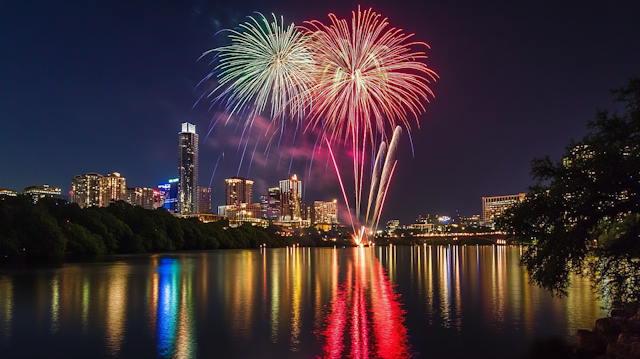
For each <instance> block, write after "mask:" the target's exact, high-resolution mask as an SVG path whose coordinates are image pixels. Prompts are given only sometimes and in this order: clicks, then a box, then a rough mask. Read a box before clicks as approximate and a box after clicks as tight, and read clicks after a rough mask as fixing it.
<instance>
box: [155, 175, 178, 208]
mask: <svg viewBox="0 0 640 359" xmlns="http://www.w3.org/2000/svg"><path fill="white" fill-rule="evenodd" d="M178 182H179V180H178V179H177V178H173V179H170V180H169V181H168V182H167V183H163V184H159V185H158V189H159V190H160V191H162V193H163V195H164V204H163V205H162V207H163V208H164V209H166V210H167V211H169V212H171V213H178V184H179V183H178Z"/></svg>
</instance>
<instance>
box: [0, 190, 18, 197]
mask: <svg viewBox="0 0 640 359" xmlns="http://www.w3.org/2000/svg"><path fill="white" fill-rule="evenodd" d="M17 195H18V192H16V191H14V190H12V189H6V188H0V196H11V197H15V196H17Z"/></svg>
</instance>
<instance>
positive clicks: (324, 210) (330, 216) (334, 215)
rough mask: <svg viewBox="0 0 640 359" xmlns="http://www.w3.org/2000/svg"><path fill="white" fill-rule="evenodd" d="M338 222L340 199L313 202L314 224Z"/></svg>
mask: <svg viewBox="0 0 640 359" xmlns="http://www.w3.org/2000/svg"><path fill="white" fill-rule="evenodd" d="M337 223H338V200H335V199H334V200H333V201H331V202H324V201H315V202H313V221H312V224H314V225H316V224H337Z"/></svg>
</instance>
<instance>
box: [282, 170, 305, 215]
mask: <svg viewBox="0 0 640 359" xmlns="http://www.w3.org/2000/svg"><path fill="white" fill-rule="evenodd" d="M301 210H302V181H299V180H298V176H296V175H293V176H291V177H289V179H286V180H281V181H280V220H282V221H299V220H301V219H302V218H301Z"/></svg>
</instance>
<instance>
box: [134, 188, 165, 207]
mask: <svg viewBox="0 0 640 359" xmlns="http://www.w3.org/2000/svg"><path fill="white" fill-rule="evenodd" d="M125 201H126V202H128V203H130V204H132V205H134V206H140V207H142V208H144V209H156V208H159V207H162V205H163V204H164V194H163V193H162V191H161V190H159V189H157V188H147V187H129V188H127V189H126V190H125Z"/></svg>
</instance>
